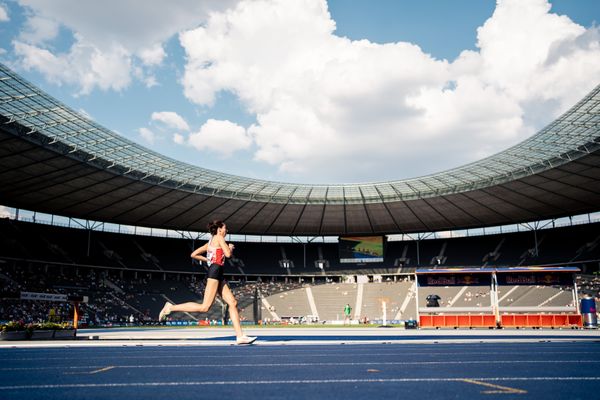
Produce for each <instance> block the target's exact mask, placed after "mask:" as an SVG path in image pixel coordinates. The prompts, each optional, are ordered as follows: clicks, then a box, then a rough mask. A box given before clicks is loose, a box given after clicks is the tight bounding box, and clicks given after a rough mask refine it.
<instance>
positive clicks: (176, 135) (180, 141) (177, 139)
mask: <svg viewBox="0 0 600 400" xmlns="http://www.w3.org/2000/svg"><path fill="white" fill-rule="evenodd" d="M173 142H174V143H176V144H185V136H183V135H182V134H180V133H174V134H173Z"/></svg>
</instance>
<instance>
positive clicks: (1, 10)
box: [0, 4, 10, 22]
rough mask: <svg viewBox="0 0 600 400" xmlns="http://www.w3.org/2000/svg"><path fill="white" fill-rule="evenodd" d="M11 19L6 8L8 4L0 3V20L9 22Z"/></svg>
mask: <svg viewBox="0 0 600 400" xmlns="http://www.w3.org/2000/svg"><path fill="white" fill-rule="evenodd" d="M8 21H10V17H9V16H8V11H7V10H6V6H5V5H4V4H0V22H8Z"/></svg>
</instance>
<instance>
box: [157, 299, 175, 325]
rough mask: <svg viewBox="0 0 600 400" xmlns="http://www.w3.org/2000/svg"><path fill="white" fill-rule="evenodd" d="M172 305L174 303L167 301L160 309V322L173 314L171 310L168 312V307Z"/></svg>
mask: <svg viewBox="0 0 600 400" xmlns="http://www.w3.org/2000/svg"><path fill="white" fill-rule="evenodd" d="M172 305H173V303H170V302H168V301H167V302H166V303H165V305H164V306H163V308H162V310H160V314H158V322H162V321H164V320H166V319H167V315H169V314H171V310H169V311H168V312H167V309H168V308H169V306H172Z"/></svg>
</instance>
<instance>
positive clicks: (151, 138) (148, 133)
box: [139, 128, 156, 144]
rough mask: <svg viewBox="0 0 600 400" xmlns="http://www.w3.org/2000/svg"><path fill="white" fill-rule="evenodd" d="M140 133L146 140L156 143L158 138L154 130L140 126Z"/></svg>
mask: <svg viewBox="0 0 600 400" xmlns="http://www.w3.org/2000/svg"><path fill="white" fill-rule="evenodd" d="M139 133H140V136H141V138H142V139H144V140H145V141H146V142H148V143H150V144H154V141H155V140H156V134H155V133H154V132H152V131H151V130H150V129H148V128H140V129H139Z"/></svg>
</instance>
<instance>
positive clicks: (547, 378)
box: [0, 376, 600, 390]
mask: <svg viewBox="0 0 600 400" xmlns="http://www.w3.org/2000/svg"><path fill="white" fill-rule="evenodd" d="M465 380H471V381H480V382H513V381H517V382H519V381H528V382H530V381H572V382H579V381H600V376H533V377H522V376H515V377H497V378H490V377H463V378H388V379H295V380H258V381H212V382H210V381H207V382H202V381H196V382H193V381H181V382H172V381H171V382H127V383H65V384H53V385H15V386H0V390H32V389H70V388H111V387H157V386H159V387H160V386H162V387H164V386H225V385H296V384H309V385H314V384H335V383H414V382H417V383H418V382H464V381H465Z"/></svg>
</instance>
